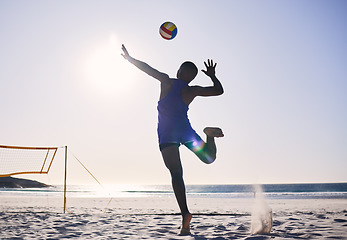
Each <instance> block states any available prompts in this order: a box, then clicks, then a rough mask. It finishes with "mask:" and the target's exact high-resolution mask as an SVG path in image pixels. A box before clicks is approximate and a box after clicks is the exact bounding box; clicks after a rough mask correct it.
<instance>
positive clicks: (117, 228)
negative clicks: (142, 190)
mask: <svg viewBox="0 0 347 240" xmlns="http://www.w3.org/2000/svg"><path fill="white" fill-rule="evenodd" d="M0 200H1V208H0V234H1V236H0V238H1V239H347V204H346V203H347V201H346V200H345V199H299V200H298V199H295V200H293V199H285V200H283V199H277V200H274V199H272V200H269V201H268V203H269V205H270V206H271V208H272V210H273V227H272V230H271V232H270V234H268V235H251V234H250V227H251V208H252V199H228V198H188V201H189V205H190V206H191V212H192V213H193V220H192V222H191V231H192V235H190V236H179V235H178V233H179V226H180V222H181V216H180V215H178V211H177V205H176V202H175V199H174V198H173V197H165V198H160V197H142V198H139V197H137V198H114V199H113V200H112V201H111V203H110V205H109V206H108V207H109V208H108V209H107V211H106V212H105V208H106V206H107V203H108V201H109V199H106V198H72V199H68V206H69V208H68V211H69V212H68V213H65V214H64V213H62V199H61V198H43V197H29V198H28V197H19V198H18V197H1V198H0Z"/></svg>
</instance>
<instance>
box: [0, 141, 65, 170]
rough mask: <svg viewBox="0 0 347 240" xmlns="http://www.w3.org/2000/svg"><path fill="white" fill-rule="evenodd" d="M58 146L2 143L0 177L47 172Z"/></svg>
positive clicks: (0, 147)
mask: <svg viewBox="0 0 347 240" xmlns="http://www.w3.org/2000/svg"><path fill="white" fill-rule="evenodd" d="M57 150H58V147H19V146H5V145H0V177H9V176H13V175H19V174H47V173H48V172H49V170H50V168H51V166H52V163H53V160H54V157H55V155H56V153H57Z"/></svg>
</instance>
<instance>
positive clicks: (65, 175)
mask: <svg viewBox="0 0 347 240" xmlns="http://www.w3.org/2000/svg"><path fill="white" fill-rule="evenodd" d="M66 178H67V146H65V173H64V213H65V212H66Z"/></svg>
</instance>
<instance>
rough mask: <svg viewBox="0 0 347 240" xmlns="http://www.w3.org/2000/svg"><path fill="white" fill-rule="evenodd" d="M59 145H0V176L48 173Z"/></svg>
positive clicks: (65, 174)
mask: <svg viewBox="0 0 347 240" xmlns="http://www.w3.org/2000/svg"><path fill="white" fill-rule="evenodd" d="M58 148H59V147H20V146H6V145H0V177H10V176H13V175H20V174H48V172H49V170H50V169H51V166H52V163H53V160H54V158H55V156H56V153H57V151H58ZM64 148H65V173H64V213H65V211H66V176H67V146H65V147H64Z"/></svg>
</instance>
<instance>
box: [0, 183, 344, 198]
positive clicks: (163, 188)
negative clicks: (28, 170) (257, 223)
mask: <svg viewBox="0 0 347 240" xmlns="http://www.w3.org/2000/svg"><path fill="white" fill-rule="evenodd" d="M261 186H262V189H263V192H264V196H265V198H268V199H322V198H323V199H347V183H308V184H264V185H261ZM186 190H187V197H188V198H189V197H196V198H199V197H202V198H253V197H254V191H255V190H254V186H253V185H249V184H244V185H232V184H230V185H187V186H186ZM62 194H63V186H50V187H46V188H0V197H1V196H44V197H50V196H52V197H58V196H62ZM172 194H173V191H172V188H171V186H170V185H105V186H103V187H101V186H91V185H69V186H67V196H68V197H69V198H75V197H81V198H91V197H93V198H95V197H100V198H103V197H106V198H107V197H153V196H158V197H164V196H168V195H172Z"/></svg>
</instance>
